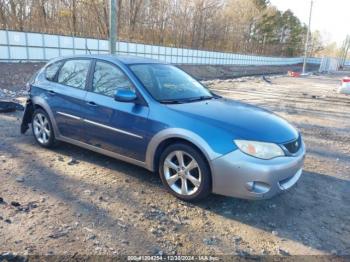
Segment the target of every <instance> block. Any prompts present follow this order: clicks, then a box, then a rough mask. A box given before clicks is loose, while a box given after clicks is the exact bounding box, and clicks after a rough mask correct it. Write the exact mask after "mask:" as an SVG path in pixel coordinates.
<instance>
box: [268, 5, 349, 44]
mask: <svg viewBox="0 0 350 262" xmlns="http://www.w3.org/2000/svg"><path fill="white" fill-rule="evenodd" d="M310 1H311V0H270V3H271V4H273V5H275V6H276V7H277V8H278V9H279V10H282V11H285V10H287V9H290V10H292V11H293V13H294V14H295V15H296V16H297V17H298V18H299V19H300V20H301V21H302V22H304V23H305V24H308V21H309V12H310ZM311 30H312V31H315V30H319V31H320V32H321V34H322V36H323V38H324V40H325V41H327V42H337V44H338V46H341V45H342V43H343V41H344V40H345V38H346V35H347V34H349V35H350V0H314V5H313V14H312V21H311Z"/></svg>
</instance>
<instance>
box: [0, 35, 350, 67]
mask: <svg viewBox="0 0 350 262" xmlns="http://www.w3.org/2000/svg"><path fill="white" fill-rule="evenodd" d="M116 45H117V53H118V54H129V55H136V56H142V57H148V58H154V59H159V60H161V61H165V62H169V63H174V64H214V65H215V64H216V65H217V64H221V65H293V64H299V63H302V62H303V58H301V57H293V58H283V57H264V56H253V55H241V54H233V53H224V52H211V51H204V50H194V49H186V48H176V47H165V46H155V45H146V44H137V43H130V42H117V43H116ZM89 53H91V54H106V53H108V41H107V40H101V39H92V38H81V37H70V36H60V35H49V34H40V33H28V32H17V31H8V30H0V61H3V62H5V61H13V62H16V61H22V60H25V61H46V60H48V59H51V58H54V57H58V56H65V55H74V54H77V55H79V54H89ZM308 63H313V64H320V63H321V59H320V58H309V59H308ZM347 63H349V64H350V62H349V61H348V62H347Z"/></svg>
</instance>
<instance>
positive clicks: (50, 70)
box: [45, 61, 63, 81]
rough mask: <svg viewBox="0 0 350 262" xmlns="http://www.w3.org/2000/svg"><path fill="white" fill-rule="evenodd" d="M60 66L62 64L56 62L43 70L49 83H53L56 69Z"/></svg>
mask: <svg viewBox="0 0 350 262" xmlns="http://www.w3.org/2000/svg"><path fill="white" fill-rule="evenodd" d="M62 64H63V62H62V61H58V62H55V63H52V64H51V65H49V66H48V67H46V70H45V77H46V79H47V80H50V81H54V78H55V76H56V73H57V71H58V69H60V67H61V65H62Z"/></svg>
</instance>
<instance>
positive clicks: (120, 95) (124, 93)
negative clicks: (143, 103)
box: [114, 89, 137, 102]
mask: <svg viewBox="0 0 350 262" xmlns="http://www.w3.org/2000/svg"><path fill="white" fill-rule="evenodd" d="M136 99H137V95H136V93H135V92H134V91H132V90H130V89H118V90H117V91H116V92H115V94H114V100H115V101H118V102H133V101H135V100H136Z"/></svg>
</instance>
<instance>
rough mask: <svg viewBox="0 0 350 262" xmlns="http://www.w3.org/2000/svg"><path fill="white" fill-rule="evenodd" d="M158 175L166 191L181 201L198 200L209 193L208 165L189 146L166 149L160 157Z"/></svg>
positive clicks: (174, 145) (198, 153)
mask: <svg viewBox="0 0 350 262" xmlns="http://www.w3.org/2000/svg"><path fill="white" fill-rule="evenodd" d="M159 173H160V177H161V179H162V182H163V184H164V186H165V187H166V188H167V189H168V191H169V192H170V193H172V194H173V195H175V196H176V197H178V198H180V199H182V200H185V201H196V200H200V199H202V198H204V197H206V196H207V195H208V194H209V193H210V191H211V175H210V169H209V167H208V164H207V163H206V161H205V159H204V157H203V156H202V154H201V153H200V152H198V150H197V149H195V148H194V147H192V146H190V145H187V144H183V143H176V144H173V145H170V146H169V147H167V148H166V149H165V150H164V152H163V153H162V155H161V157H160V161H159Z"/></svg>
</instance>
